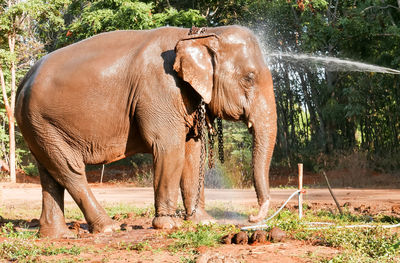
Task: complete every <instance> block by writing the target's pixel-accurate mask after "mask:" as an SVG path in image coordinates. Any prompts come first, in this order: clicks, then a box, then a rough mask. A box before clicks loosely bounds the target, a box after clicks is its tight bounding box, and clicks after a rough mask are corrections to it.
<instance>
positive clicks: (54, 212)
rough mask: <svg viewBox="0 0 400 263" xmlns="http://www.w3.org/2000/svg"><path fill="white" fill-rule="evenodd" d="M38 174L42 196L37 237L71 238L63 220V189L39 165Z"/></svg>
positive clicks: (71, 235)
mask: <svg viewBox="0 0 400 263" xmlns="http://www.w3.org/2000/svg"><path fill="white" fill-rule="evenodd" d="M39 173H40V183H41V185H42V195H43V197H42V215H41V216H40V230H39V235H40V236H41V237H52V238H68V237H73V234H72V232H71V231H69V230H68V227H67V226H66V224H65V220H64V187H62V186H61V185H60V184H59V183H57V182H56V180H54V178H53V177H52V176H51V175H50V174H49V172H48V171H47V170H46V169H45V168H44V167H43V166H42V165H40V164H39Z"/></svg>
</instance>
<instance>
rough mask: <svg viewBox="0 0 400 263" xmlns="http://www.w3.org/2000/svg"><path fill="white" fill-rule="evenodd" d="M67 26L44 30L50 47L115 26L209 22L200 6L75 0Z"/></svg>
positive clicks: (66, 15) (132, 0)
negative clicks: (158, 7)
mask: <svg viewBox="0 0 400 263" xmlns="http://www.w3.org/2000/svg"><path fill="white" fill-rule="evenodd" d="M63 17H64V21H65V25H66V26H65V28H64V29H62V30H58V29H53V30H51V29H50V30H49V29H47V28H46V30H48V31H47V32H42V34H41V36H42V41H43V42H47V45H46V49H47V51H53V50H55V49H57V48H60V47H63V46H66V45H68V44H71V43H74V42H77V41H79V40H82V39H85V38H88V37H91V36H93V35H95V34H99V33H102V32H108V31H113V30H128V29H136V30H143V29H152V28H156V27H161V26H183V27H191V26H205V25H206V19H205V18H204V17H203V16H202V15H200V13H199V11H198V10H193V9H186V10H181V11H178V10H177V9H175V8H173V7H169V8H166V9H163V10H160V11H159V12H157V11H156V10H155V8H154V5H153V4H152V3H145V2H141V1H136V0H110V1H102V0H95V1H76V0H75V1H72V2H71V4H70V5H69V6H68V8H67V9H66V10H65V13H64V16H63Z"/></svg>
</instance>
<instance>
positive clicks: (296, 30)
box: [0, 0, 400, 187]
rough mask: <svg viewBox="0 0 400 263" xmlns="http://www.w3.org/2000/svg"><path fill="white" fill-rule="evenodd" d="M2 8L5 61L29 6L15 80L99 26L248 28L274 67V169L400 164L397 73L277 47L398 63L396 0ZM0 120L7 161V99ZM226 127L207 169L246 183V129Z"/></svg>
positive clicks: (69, 1) (26, 161) (117, 2)
mask: <svg viewBox="0 0 400 263" xmlns="http://www.w3.org/2000/svg"><path fill="white" fill-rule="evenodd" d="M1 6H2V9H1V15H0V32H1V34H0V58H1V59H2V61H9V60H10V59H17V58H11V57H9V56H8V53H7V49H6V39H5V32H6V30H7V29H8V28H9V27H10V21H12V19H11V17H12V15H10V14H19V15H23V14H27V15H26V21H28V22H29V23H27V24H26V26H25V27H21V30H20V31H19V32H18V33H19V35H20V38H19V40H20V43H19V45H18V50H17V53H18V54H22V56H20V57H19V60H18V61H19V65H20V67H19V70H18V77H19V78H20V77H22V76H23V75H24V73H25V72H26V70H27V69H28V68H29V66H30V65H31V64H32V63H33V62H34V61H35V60H37V59H39V58H40V57H41V56H43V55H44V54H46V53H48V52H51V51H53V50H55V49H57V48H60V47H63V46H65V45H68V44H71V43H74V42H76V41H79V40H81V39H85V38H87V37H90V36H92V35H95V34H97V33H100V32H105V31H111V30H124V29H150V28H155V27H160V26H166V25H169V26H181V27H191V26H192V25H196V26H221V25H229V24H242V25H245V26H248V27H250V28H252V29H253V30H254V31H255V32H256V34H257V35H258V37H259V40H260V42H261V44H262V47H263V49H264V51H265V54H266V59H267V62H268V64H269V67H270V69H271V71H272V73H273V79H274V87H275V92H276V99H277V110H278V138H277V144H276V148H275V154H274V160H273V167H274V168H289V169H294V167H295V164H296V163H297V162H303V163H305V165H306V169H308V170H312V171H315V172H318V171H320V170H321V169H335V168H337V166H338V163H339V162H340V160H338V159H340V156H349V155H354V154H355V155H358V156H362V157H363V158H365V162H366V163H368V165H367V166H368V167H367V168H368V169H370V170H375V171H379V172H391V173H393V174H398V172H399V170H400V114H399V112H400V77H399V75H390V74H378V73H365V72H345V71H334V70H331V69H329V68H326V67H324V66H323V65H316V64H308V63H297V62H295V61H291V60H287V59H283V57H281V56H279V55H276V54H277V53H278V52H288V53H301V54H303V53H306V54H313V55H316V56H333V57H339V58H348V59H352V60H356V61H362V62H367V63H370V64H376V65H380V66H385V67H390V68H394V69H400V7H399V6H398V3H397V1H396V0H388V1H381V0H366V1H353V0H352V1H338V0H336V1H335V0H330V1H326V0H313V1H308V0H303V1H294V0H274V1H270V0H261V1H253V0H240V1H231V0H219V1H216V0H215V1H214V0H207V1H204V0H199V1H194V0H193V1H189V0H184V1H174V0H169V1H168V0H156V1H135V0H105V1H99V0H94V1H74V0H52V1H44V0H27V1H23V2H21V4H20V6H17V7H16V8H15V9H12V10H10V9H7V8H6V7H5V6H6V5H5V2H4V1H3V2H2V5H1ZM10 19H11V20H10ZM29 41H31V42H35V43H41V46H42V48H40V51H39V52H32V47H33V45H27V43H28V42H29ZM272 53H273V54H274V56H269V55H268V54H272ZM6 63H7V62H6ZM5 73H6V80H8V79H9V78H8V76H7V72H5ZM2 106H3V105H2ZM0 124H1V127H2V128H1V129H0V140H1V147H0V158H3V159H6V157H5V153H6V151H7V145H8V142H7V140H8V138H7V136H6V135H7V125H6V118H5V112H4V107H1V110H0ZM224 126H225V130H224V137H225V159H226V163H225V164H224V165H217V168H216V169H214V170H212V171H209V173H213V174H219V175H222V179H221V180H220V181H219V182H217V185H219V186H230V187H249V186H251V185H252V172H251V156H252V153H251V147H252V146H251V145H252V138H251V135H249V134H248V132H247V128H246V127H245V126H244V125H242V124H237V123H228V122H224ZM17 140H18V146H19V147H18V148H19V149H20V150H19V160H20V165H22V166H27V167H30V168H28V170H30V171H34V169H32V164H30V163H33V160H32V158H31V157H30V156H29V152H28V150H27V149H26V147H25V146H24V144H23V140H22V138H21V136H20V134H17ZM338 156H339V157H338ZM146 158H147V157H145V159H146ZM142 159H143V156H141V157H140V160H141V161H143V160H142ZM130 161H133V162H135V157H133V158H130ZM125 162H126V163H128V164H129V161H125ZM146 162H151V158H147V159H146Z"/></svg>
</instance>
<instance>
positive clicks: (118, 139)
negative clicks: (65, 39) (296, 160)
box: [16, 26, 276, 237]
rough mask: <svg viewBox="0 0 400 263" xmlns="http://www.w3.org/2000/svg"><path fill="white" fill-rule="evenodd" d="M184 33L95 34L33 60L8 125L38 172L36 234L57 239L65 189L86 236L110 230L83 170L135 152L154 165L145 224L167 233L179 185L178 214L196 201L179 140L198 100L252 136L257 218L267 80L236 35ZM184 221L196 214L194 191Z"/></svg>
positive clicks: (188, 152) (272, 119) (266, 158)
mask: <svg viewBox="0 0 400 263" xmlns="http://www.w3.org/2000/svg"><path fill="white" fill-rule="evenodd" d="M188 32H189V30H188V29H183V28H172V27H164V28H159V29H155V30H148V31H116V32H110V33H104V34H100V35H97V36H94V37H92V38H89V39H87V40H84V41H81V42H78V43H76V44H73V45H70V46H67V47H65V48H62V49H59V50H57V51H54V52H52V53H50V54H48V55H47V56H45V57H43V58H42V59H41V60H40V61H39V62H37V63H36V64H35V65H34V66H33V67H32V69H31V70H30V71H29V72H28V74H27V75H26V77H25V78H24V79H23V81H22V83H21V84H20V87H19V90H18V95H17V96H18V97H17V104H16V118H17V121H18V124H19V127H20V129H21V132H22V134H23V136H24V138H25V140H26V142H27V144H28V145H29V148H30V149H31V151H32V153H33V154H34V156H35V158H36V159H37V161H38V164H39V171H40V179H41V184H42V189H43V204H42V215H41V217H40V234H41V235H42V236H50V237H63V236H69V235H70V232H69V230H68V229H67V227H66V224H65V221H64V190H65V189H67V191H68V192H69V193H70V194H71V196H72V197H73V199H74V200H75V202H76V203H77V204H78V205H79V207H80V208H81V210H82V212H83V214H84V216H85V218H86V220H87V222H88V224H89V226H90V229H91V231H92V232H94V233H96V232H107V231H112V230H114V229H117V228H118V225H117V224H116V223H114V222H113V221H112V220H111V219H110V218H109V217H108V216H107V215H106V213H105V211H104V209H103V208H102V207H101V206H100V205H99V203H98V202H97V201H96V199H95V197H94V196H93V194H92V192H91V190H90V189H89V187H88V184H87V180H86V176H85V165H86V164H101V163H109V162H112V161H115V160H118V159H121V158H124V157H126V156H129V155H132V154H135V153H139V152H146V153H152V154H153V157H154V191H155V209H156V214H157V215H158V217H156V218H155V219H154V220H153V226H154V227H157V228H169V227H173V226H175V225H176V224H177V222H176V220H175V219H173V217H169V216H168V215H170V214H173V213H174V212H175V210H176V204H177V198H178V193H179V190H178V189H179V186H180V187H181V189H182V196H183V199H184V205H185V209H186V211H187V212H190V211H191V210H192V209H193V207H194V203H195V199H196V196H197V186H198V183H197V182H198V167H199V156H200V140H199V138H196V137H195V138H190V137H188V136H187V134H188V133H189V131H190V130H191V129H192V128H193V126H194V121H193V120H194V116H195V115H196V109H197V107H198V105H199V103H200V100H201V98H203V100H204V101H205V103H206V104H207V114H208V117H209V118H210V119H214V118H215V117H217V116H218V117H222V118H224V119H228V120H234V121H238V120H241V121H244V122H245V123H246V124H247V125H248V126H249V130H250V131H251V132H252V133H253V135H254V136H253V138H254V139H253V140H254V149H253V166H254V182H255V189H256V192H257V198H258V203H259V205H260V207H261V208H260V212H259V214H258V215H257V216H255V217H254V216H253V217H251V218H250V220H251V221H257V220H261V219H262V218H264V217H265V215H266V212H267V210H268V204H269V198H270V196H269V183H268V171H269V165H270V161H271V156H272V152H273V148H274V144H275V136H276V109H275V98H274V94H273V87H272V79H271V75H270V72H269V70H268V69H267V67H266V65H265V64H264V61H263V55H262V53H261V51H260V48H259V45H258V42H257V40H256V38H255V37H254V35H253V34H252V33H251V32H250V31H249V30H248V29H246V28H243V27H239V26H227V27H218V28H207V30H206V33H202V34H197V35H190V36H189V35H188ZM201 195H202V198H201V202H200V207H199V209H198V211H197V213H196V214H195V215H194V217H193V218H191V219H193V220H196V221H199V220H202V219H204V218H206V217H207V216H208V215H207V213H206V212H205V211H204V191H202V192H201Z"/></svg>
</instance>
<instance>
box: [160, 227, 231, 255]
mask: <svg viewBox="0 0 400 263" xmlns="http://www.w3.org/2000/svg"><path fill="white" fill-rule="evenodd" d="M236 231H238V229H237V228H236V227H235V226H234V225H218V224H207V225H205V224H197V225H195V224H193V223H191V222H185V223H184V225H183V227H182V228H181V229H179V230H178V231H176V232H173V233H171V234H169V235H168V238H171V239H173V240H174V242H173V244H171V245H169V246H168V250H169V251H171V252H178V251H180V250H186V251H187V250H189V251H190V250H193V249H196V248H198V247H200V246H207V247H214V246H216V245H217V244H219V242H220V240H221V237H222V236H224V235H226V234H228V233H232V232H236Z"/></svg>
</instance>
